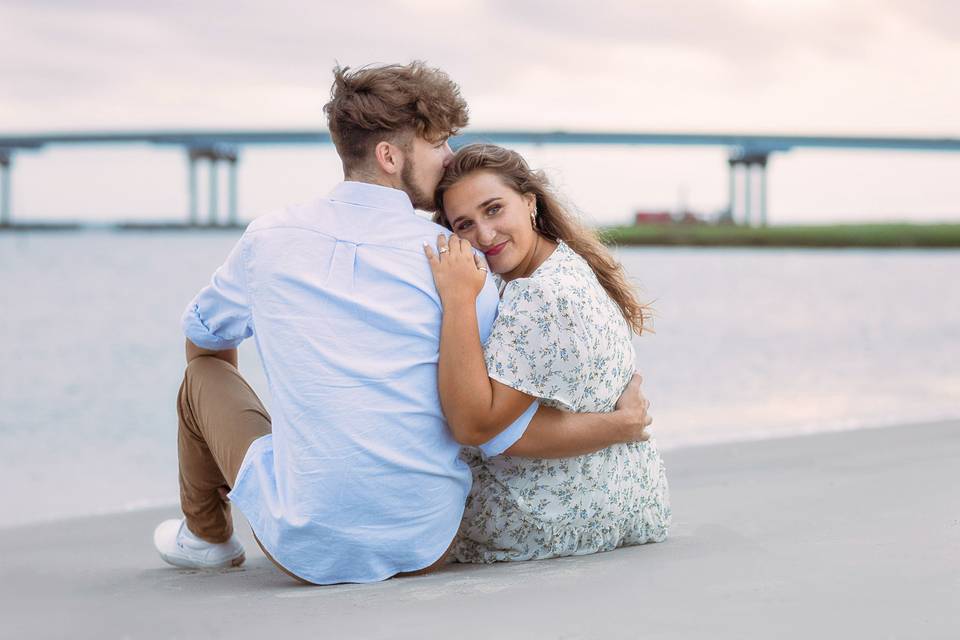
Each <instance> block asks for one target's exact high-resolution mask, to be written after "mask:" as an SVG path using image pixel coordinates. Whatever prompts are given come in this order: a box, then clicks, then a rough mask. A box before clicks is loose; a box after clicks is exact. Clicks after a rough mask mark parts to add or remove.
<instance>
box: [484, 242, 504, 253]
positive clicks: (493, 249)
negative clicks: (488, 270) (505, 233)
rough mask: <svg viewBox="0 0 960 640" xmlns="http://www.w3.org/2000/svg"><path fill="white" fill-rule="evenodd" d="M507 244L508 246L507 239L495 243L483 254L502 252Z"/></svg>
mask: <svg viewBox="0 0 960 640" xmlns="http://www.w3.org/2000/svg"><path fill="white" fill-rule="evenodd" d="M505 246H507V241H504V242H501V243H500V244H498V245H494V246H493V247H491V248H489V249H487V250H486V251H484V252H483V254H484V255H486V256H495V255H497V254H498V253H500V252H501V251H503V248H504V247H505Z"/></svg>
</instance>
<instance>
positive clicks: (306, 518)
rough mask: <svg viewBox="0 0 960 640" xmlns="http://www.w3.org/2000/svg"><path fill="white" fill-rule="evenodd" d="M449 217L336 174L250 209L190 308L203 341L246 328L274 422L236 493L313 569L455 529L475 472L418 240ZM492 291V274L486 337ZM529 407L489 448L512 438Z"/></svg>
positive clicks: (387, 572)
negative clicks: (440, 387)
mask: <svg viewBox="0 0 960 640" xmlns="http://www.w3.org/2000/svg"><path fill="white" fill-rule="evenodd" d="M443 231H444V229H443V228H442V227H440V226H438V225H436V224H434V223H432V222H430V221H428V220H425V219H423V218H420V217H418V216H417V215H416V214H415V213H414V211H413V207H412V206H411V204H410V199H409V198H408V197H407V195H406V194H405V193H403V192H402V191H398V190H396V189H390V188H386V187H381V186H376V185H371V184H365V183H359V182H344V183H341V184H340V185H338V186H337V187H336V188H335V189H334V190H333V192H332V193H331V194H330V196H329V197H328V198H327V199H321V200H317V201H315V202H311V203H309V204H306V205H301V206H295V207H290V208H287V209H285V210H283V211H279V212H276V213H273V214H269V215H266V216H263V217H261V218H258V219H257V220H256V221H255V222H253V223H252V224H251V225H250V226H249V227H248V228H247V230H246V232H245V233H244V234H243V237H241V239H240V241H239V242H238V243H237V245H236V246H235V247H234V249H233V250H232V251H231V253H230V255H229V256H228V257H227V260H226V262H225V263H224V264H223V266H221V267H220V268H219V269H217V271H216V272H215V273H214V275H213V279H212V281H211V283H210V284H209V285H208V286H207V287H205V288H204V289H203V290H202V291H200V293H199V294H197V296H196V298H194V300H193V301H192V302H191V303H190V305H189V306H188V307H187V310H186V312H185V313H184V317H183V329H184V333H185V334H186V336H187V338H188V339H189V340H190V341H191V342H193V343H194V344H196V345H197V346H199V347H202V348H205V349H217V350H221V349H229V348H232V347H235V346H237V345H238V344H239V343H240V342H241V341H243V340H244V339H245V338H248V337H250V336H253V337H254V339H255V340H256V344H257V349H258V351H259V353H260V358H261V360H262V362H263V366H264V369H265V370H266V376H267V380H268V383H269V385H270V393H271V396H272V402H271V414H272V416H271V418H272V422H273V433H272V434H271V435H267V436H264V437H262V438H259V439H258V440H256V441H255V442H254V443H253V444H252V445H251V446H250V449H249V450H248V451H247V454H246V457H245V458H244V461H243V465H242V467H241V468H240V473H239V475H238V477H237V481H236V484H235V486H234V487H233V490H232V491H231V492H230V500H231V501H232V502H233V503H234V504H235V505H236V506H237V507H238V508H239V509H240V510H241V511H242V512H243V514H244V515H245V516H246V518H247V520H248V521H249V522H250V524H251V526H252V527H253V530H254V532H255V533H256V534H257V537H258V538H259V539H260V541H261V543H262V544H263V545H264V546H265V547H266V549H267V550H268V551H269V552H270V553H271V555H273V557H274V558H276V559H277V561H279V562H280V564H282V565H283V566H284V567H286V568H287V569H288V570H290V571H292V572H293V573H295V574H297V575H298V576H300V577H302V578H304V579H306V580H309V581H311V582H314V583H317V584H332V583H337V582H370V581H376V580H382V579H384V578H387V577H389V576H392V575H394V574H396V573H398V572H403V571H415V570H417V569H422V568H423V567H426V566H428V565H430V564H432V563H433V562H435V561H436V560H437V559H438V558H439V557H440V556H441V554H443V552H444V551H445V550H446V549H447V547H448V546H449V545H450V542H451V541H452V540H453V537H454V535H455V534H456V531H457V528H458V526H459V523H460V518H461V516H462V514H463V507H464V502H465V500H466V497H467V493H468V491H469V489H470V482H471V474H470V469H469V468H468V467H467V466H466V465H465V464H464V463H463V462H462V461H461V460H460V459H459V457H458V453H459V450H460V447H459V445H458V444H457V443H456V442H455V441H454V440H453V437H452V436H451V434H450V430H449V429H448V427H447V425H446V422H445V420H444V417H443V414H442V413H441V410H440V399H439V395H438V392H437V359H438V355H439V344H440V322H441V306H440V299H439V296H438V294H437V290H436V287H435V286H434V283H433V277H432V275H431V273H430V268H429V264H428V262H427V260H426V258H425V257H424V255H423V243H424V241H426V242H432V243H433V242H435V241H436V237H437V234H438V233H440V232H443ZM498 301H499V299H498V296H497V291H496V288H495V287H494V286H493V284H492V282H490V281H489V280H488V282H487V285H486V286H485V287H484V289H483V291H482V292H481V294H480V295H479V296H478V298H477V318H478V320H479V326H480V335H481V338H482V339H483V340H486V338H487V335H488V334H489V332H490V328H491V325H492V324H493V320H494V318H495V316H496V312H497V303H498ZM536 408H537V404H536V403H534V404H532V405H531V407H530V409H528V410H527V412H526V413H525V414H524V415H523V416H522V417H521V418H520V419H519V420H517V422H516V423H514V424H513V425H511V426H510V427H508V428H507V430H506V431H505V432H504V433H502V434H501V435H500V436H499V437H497V438H496V439H495V440H494V441H491V443H488V445H487V446H486V447H485V448H484V450H485V453H486V454H488V455H494V454H496V453H498V452H502V451H503V450H505V449H506V448H508V447H509V446H510V445H511V444H513V443H514V442H516V440H518V439H519V438H520V436H521V435H522V434H523V432H524V430H525V429H526V426H527V424H529V422H530V420H531V418H532V417H533V414H534V413H535V411H536Z"/></svg>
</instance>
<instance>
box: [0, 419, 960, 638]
mask: <svg viewBox="0 0 960 640" xmlns="http://www.w3.org/2000/svg"><path fill="white" fill-rule="evenodd" d="M664 457H665V458H666V462H667V465H668V474H669V478H670V482H671V492H672V502H673V508H674V526H673V528H672V530H671V535H670V538H669V539H668V541H667V542H664V543H661V544H652V545H646V546H640V547H632V548H627V549H619V550H616V551H613V552H610V553H603V554H598V555H595V556H588V557H583V558H565V559H557V560H546V561H541V562H529V563H516V564H499V565H490V566H478V565H449V566H447V567H446V568H444V569H443V570H442V571H440V572H438V573H436V574H434V575H430V576H424V577H417V578H404V579H394V580H388V581H386V582H381V583H377V584H369V585H338V586H331V587H309V586H301V585H297V584H295V583H293V582H292V581H291V580H290V579H288V578H286V577H285V576H284V575H282V574H281V573H280V572H278V571H276V570H275V569H274V568H273V567H272V565H271V564H270V563H269V562H268V561H267V560H266V559H265V558H264V557H263V555H262V554H261V553H260V551H259V550H258V549H257V547H256V544H255V543H254V542H253V540H252V537H251V536H250V532H249V528H248V527H247V526H245V524H242V523H241V522H238V525H239V526H238V531H239V532H240V534H241V537H242V539H243V542H244V544H245V546H246V549H247V563H246V565H245V566H244V567H241V568H239V569H231V570H223V571H212V572H204V571H189V570H179V569H174V568H172V567H168V566H167V565H165V564H164V563H163V562H162V561H161V560H160V558H159V557H158V556H157V554H156V552H155V551H154V550H153V547H152V543H151V535H152V532H153V528H154V526H155V525H156V524H157V523H158V522H159V521H160V520H162V519H164V518H168V517H174V516H176V515H178V511H177V509H176V508H175V507H171V508H167V509H153V510H148V511H140V512H133V513H127V514H119V515H110V516H98V517H90V518H84V519H76V520H67V521H62V522H58V523H53V524H43V525H29V526H24V527H17V528H10V529H3V530H0V636H2V637H9V638H27V637H29V638H64V637H71V638H104V637H108V638H114V637H128V638H170V637H181V638H192V637H226V638H233V639H236V638H247V637H260V638H262V637H270V638H299V637H304V636H306V635H308V634H309V635H310V636H312V637H324V638H340V637H359V638H408V637H409V638H424V637H429V638H432V637H438V638H448V637H449V638H454V637H456V638H497V639H498V640H499V639H502V638H567V639H572V638H640V637H643V638H699V637H703V638H770V637H776V638H778V639H782V638H810V637H822V638H958V637H960V471H958V469H960V422H941V423H936V424H924V425H911V426H902V427H895V428H886V429H874V430H863V431H853V432H846V433H833V434H821V435H812V436H804V437H799V438H790V439H780V440H768V441H762V442H752V443H741V444H724V445H715V446H709V447H698V448H690V449H681V450H676V451H668V452H666V453H665V454H664ZM4 491H5V492H6V491H16V487H6V488H5V489H4Z"/></svg>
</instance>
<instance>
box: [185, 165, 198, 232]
mask: <svg viewBox="0 0 960 640" xmlns="http://www.w3.org/2000/svg"><path fill="white" fill-rule="evenodd" d="M187 155H188V156H189V162H190V169H189V173H188V174H187V175H188V181H189V190H190V195H189V199H190V226H191V227H195V226H197V225H198V224H200V211H199V210H198V209H197V159H198V158H197V156H196V154H195V153H194V151H193V149H191V150H190V151H189V153H188V154H187Z"/></svg>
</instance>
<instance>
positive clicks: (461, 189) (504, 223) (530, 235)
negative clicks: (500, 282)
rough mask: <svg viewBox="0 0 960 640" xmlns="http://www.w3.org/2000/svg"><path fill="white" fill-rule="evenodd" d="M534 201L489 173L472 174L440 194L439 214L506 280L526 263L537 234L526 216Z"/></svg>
mask: <svg viewBox="0 0 960 640" xmlns="http://www.w3.org/2000/svg"><path fill="white" fill-rule="evenodd" d="M535 202H536V198H535V197H534V195H533V194H529V193H528V194H520V193H517V192H516V191H514V190H513V189H511V188H510V187H508V186H507V185H505V184H504V183H503V181H502V180H501V179H500V178H499V177H498V176H497V174H495V173H492V172H490V171H482V170H481V171H475V172H473V173H470V174H467V175H466V176H464V177H463V178H462V179H460V180H459V181H457V182H455V183H454V184H453V185H452V186H451V187H450V188H449V189H447V191H446V193H444V194H443V211H444V213H445V214H446V216H447V220H448V221H449V222H450V227H451V228H452V229H453V232H454V233H456V234H457V235H458V236H460V237H461V238H463V239H464V240H467V241H468V242H469V243H470V244H471V245H473V248H474V249H477V250H479V251H482V252H483V253H484V255H485V256H486V257H487V263H488V264H489V265H490V269H491V270H493V272H494V273H499V274H501V275H502V276H504V277H505V279H507V280H511V279H513V278H512V277H510V276H511V275H513V276H514V277H516V272H517V271H518V270H519V269H521V268H523V266H524V265H527V264H529V263H530V260H531V257H532V255H533V252H534V248H535V247H536V240H537V232H536V231H534V229H533V223H532V222H531V220H530V214H532V213H533V211H534V206H535Z"/></svg>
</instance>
